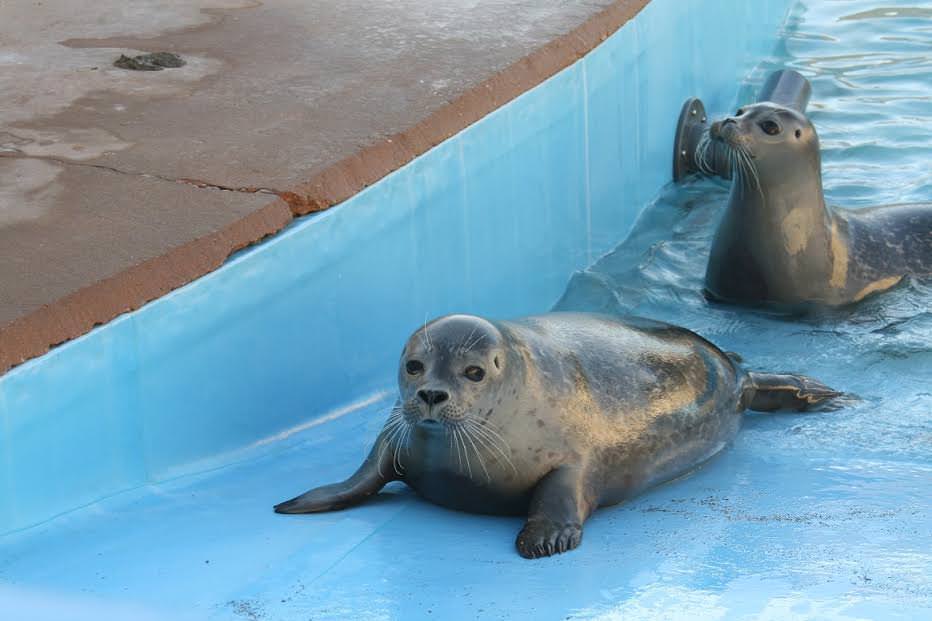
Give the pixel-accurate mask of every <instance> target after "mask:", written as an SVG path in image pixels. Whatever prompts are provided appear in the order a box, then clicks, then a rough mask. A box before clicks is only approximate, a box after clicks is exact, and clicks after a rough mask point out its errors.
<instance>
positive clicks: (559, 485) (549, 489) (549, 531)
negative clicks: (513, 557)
mask: <svg viewBox="0 0 932 621" xmlns="http://www.w3.org/2000/svg"><path fill="white" fill-rule="evenodd" d="M587 478H588V477H587V476H586V472H585V469H584V468H583V467H581V466H561V467H560V468H557V469H556V470H553V471H552V472H550V474H548V475H547V476H545V477H544V478H543V479H541V480H540V482H539V483H538V484H537V487H536V488H534V494H533V496H532V497H531V504H530V508H529V510H528V518H527V522H526V523H525V524H524V528H522V529H521V532H520V533H518V538H517V540H515V546H516V547H517V548H518V553H519V554H520V555H521V556H523V557H524V558H541V557H544V556H552V555H554V554H560V553H562V552H567V551H569V550H572V549H573V548H575V547H576V546H578V545H579V544H580V542H581V541H582V525H583V522H585V521H586V518H588V517H589V514H591V513H592V511H593V510H594V509H595V506H596V501H595V497H596V494H593V493H592V490H591V489H590V488H589V484H588V482H587Z"/></svg>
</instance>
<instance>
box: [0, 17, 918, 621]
mask: <svg viewBox="0 0 932 621" xmlns="http://www.w3.org/2000/svg"><path fill="white" fill-rule="evenodd" d="M810 4H811V5H812V6H810ZM911 4H912V3H910V2H903V1H900V2H898V1H896V0H888V1H887V2H885V3H884V9H883V10H880V9H877V7H876V6H875V4H874V3H873V2H869V1H867V0H848V1H845V2H823V3H816V2H812V3H808V4H807V3H802V4H800V5H799V7H798V8H797V10H796V11H795V12H794V15H793V24H792V25H791V28H790V30H789V32H788V33H787V35H786V37H785V38H784V41H783V44H782V48H781V50H780V52H779V54H778V56H777V57H776V58H775V59H774V60H773V66H774V67H782V66H789V67H793V68H796V69H798V70H800V71H801V72H803V73H804V74H805V75H807V77H809V78H810V79H811V80H812V83H813V101H812V104H811V106H810V113H811V116H812V118H813V120H814V122H815V123H816V127H817V129H818V130H819V132H820V136H821V138H822V146H823V157H824V171H825V186H826V194H827V197H828V199H829V200H830V201H831V202H834V203H841V204H845V205H850V206H862V205H870V204H878V203H886V202H907V201H921V200H929V198H930V196H932V176H930V172H929V169H928V161H929V146H928V145H929V144H932V97H930V95H929V86H928V85H929V84H930V83H932V58H930V57H929V54H928V49H929V44H930V42H932V34H930V31H929V29H928V25H927V20H926V21H924V18H923V17H922V15H921V11H922V9H914V10H911V11H901V13H897V11H899V10H901V9H906V8H910V6H911ZM896 7H899V9H898V8H896ZM891 13H892V15H891ZM891 32H895V33H896V35H895V36H892V35H891V34H890V33H891ZM697 94H699V95H701V93H697ZM671 122H673V119H671ZM726 193H727V187H726V186H725V184H724V183H722V182H719V181H714V180H695V179H693V180H691V181H689V182H688V183H687V184H685V185H684V186H681V187H672V186H671V187H668V188H666V189H665V190H664V191H663V192H662V193H661V194H660V195H659V196H658V198H657V200H656V201H655V202H654V203H653V204H651V205H650V206H648V207H647V209H646V211H645V212H644V214H643V215H642V217H641V218H640V220H639V221H638V223H637V225H636V227H635V230H634V232H633V234H632V236H631V237H630V238H629V239H628V240H626V241H625V242H624V243H623V244H622V245H621V246H619V248H618V249H616V251H614V252H613V253H610V254H609V255H607V256H605V257H603V258H602V259H600V260H599V261H597V262H596V263H595V264H594V265H593V266H592V267H591V268H590V269H588V270H586V271H585V272H583V273H581V274H578V275H577V276H576V277H574V279H573V280H572V281H571V282H570V283H569V285H568V288H567V292H566V295H565V296H564V297H563V299H562V300H561V301H560V302H559V304H558V307H560V308H581V309H586V310H603V311H608V312H619V313H629V312H630V313H637V314H643V315H649V316H653V317H657V318H660V319H666V320H670V321H674V322H676V323H679V324H682V325H685V326H687V327H690V328H692V329H694V330H696V331H698V332H700V333H701V334H703V335H704V336H706V337H708V338H710V339H711V340H713V341H715V342H716V343H718V344H719V345H720V346H722V347H723V348H725V349H729V350H734V351H737V352H739V353H741V354H742V355H743V356H744V357H745V359H746V361H747V364H748V366H750V367H752V368H755V369H764V370H771V371H781V370H790V371H797V372H804V373H807V374H810V375H813V376H815V377H818V378H820V379H822V380H824V381H825V382H826V383H828V384H830V385H832V386H834V387H837V388H840V389H843V390H846V391H850V392H851V393H854V394H856V395H857V397H858V400H856V401H854V402H852V403H850V404H848V405H847V406H846V407H845V408H842V409H840V410H838V411H835V412H828V413H813V414H781V415H762V414H749V415H748V416H747V418H746V421H745V426H744V428H743V430H742V432H741V433H740V434H739V436H738V437H737V439H736V440H735V442H734V443H733V444H732V445H731V446H729V447H727V448H726V450H725V451H723V453H722V454H721V455H719V456H718V457H717V458H715V459H714V460H712V461H711V462H710V463H708V464H707V465H706V466H704V467H703V468H701V469H700V470H698V471H697V472H695V473H693V474H692V475H690V476H688V477H685V478H682V479H680V480H677V481H674V482H672V483H670V484H667V485H665V486H662V487H660V488H657V489H655V490H652V491H651V492H649V493H647V494H645V495H644V496H642V497H640V498H638V499H636V500H634V501H633V502H630V503H628V504H625V505H621V506H618V507H613V508H607V509H603V510H600V511H598V512H597V513H596V514H595V515H594V517H593V518H592V519H591V520H590V521H589V523H588V524H587V526H586V530H585V536H584V540H583V544H582V546H581V547H580V548H579V549H578V550H576V551H574V552H572V553H569V554H565V555H562V556H558V557H554V558H551V559H545V560H540V561H526V560H524V559H522V558H520V557H519V556H518V555H517V554H516V553H515V551H514V547H513V541H514V537H515V535H516V533H517V531H518V529H519V527H520V523H521V522H520V520H518V519H513V518H496V517H488V516H477V515H468V514H461V513H455V512H451V511H447V510H444V509H441V508H438V507H435V506H432V505H430V504H428V503H426V502H424V501H422V500H420V499H418V498H417V497H416V496H414V495H413V494H412V493H411V492H409V491H408V490H407V489H405V488H404V487H403V486H400V485H398V486H395V487H393V488H391V489H390V490H389V493H386V494H384V495H382V496H380V497H378V499H377V500H375V501H373V502H370V503H369V504H366V505H364V506H361V507H358V508H355V509H351V510H347V511H344V512H339V513H332V514H323V515H312V516H281V515H276V514H274V513H273V512H272V510H271V507H272V505H273V504H274V503H276V502H278V501H281V500H283V499H285V498H289V497H291V496H293V495H294V494H296V493H298V492H301V491H303V490H305V489H307V488H308V487H311V486H313V485H317V484H321V483H325V482H331V481H334V480H337V479H340V478H342V477H344V476H346V475H347V474H349V473H350V472H351V471H352V470H353V469H354V468H355V466H356V465H357V464H358V463H359V462H360V461H361V459H362V458H363V456H364V455H365V452H366V449H367V446H368V444H369V442H371V440H372V439H373V437H374V436H375V434H376V433H377V431H378V428H379V424H380V422H381V420H382V419H383V418H384V415H385V413H386V412H387V409H388V407H389V406H390V405H391V399H392V397H391V394H390V392H389V393H386V394H385V395H383V396H381V397H380V398H378V399H373V400H371V402H370V403H369V404H368V405H365V406H362V407H359V408H356V409H347V410H345V411H342V412H337V413H334V414H332V415H331V416H329V418H327V420H326V421H323V422H321V424H319V425H315V426H312V427H309V428H306V429H303V430H299V431H296V433H294V434H293V435H290V436H288V437H284V438H278V439H275V440H274V441H270V442H267V443H262V444H260V445H258V446H255V447H253V448H250V449H246V450H244V452H243V453H242V454H240V455H238V456H237V458H236V460H235V463H233V465H227V466H225V467H223V468H217V469H214V470H208V471H206V472H204V473H202V474H196V475H190V476H186V477H181V478H177V479H174V480H172V481H169V482H166V483H163V484H160V485H153V486H149V487H146V488H142V489H139V490H135V491H132V492H128V493H124V494H120V495H118V496H115V497H112V498H109V499H106V500H104V501H101V502H98V503H95V504H93V505H91V506H88V507H84V508H82V509H79V510H77V511H74V512H71V513H69V514H66V515H63V516H60V517H58V518H56V519H54V520H52V521H50V522H47V523H45V524H42V525H39V526H37V527H34V528H32V529H29V530H27V531H22V532H19V533H13V534H11V535H7V536H5V537H3V538H0V619H2V620H3V621H6V620H7V619H10V620H15V621H20V620H27V619H69V620H84V619H88V620H90V619H95V620H96V619H134V620H143V621H145V620H149V619H151V620H168V619H170V620H173V621H174V620H180V621H184V620H186V619H205V618H206V619H247V620H260V619H268V620H275V621H279V620H280V621H291V620H308V619H314V620H321V619H348V618H352V619H359V620H367V619H431V618H436V619H472V618H482V619H535V620H544V619H566V618H570V619H632V620H636V619H652V620H653V619H690V620H696V619H789V618H792V619H819V620H823V619H839V620H840V619H844V620H852V619H929V618H932V422H930V420H932V417H930V413H932V311H930V309H932V287H930V285H929V283H919V282H909V283H906V284H905V285H904V286H901V287H900V288H899V289H898V290H896V291H894V292H891V293H889V294H886V295H884V296H881V297H878V298H876V299H873V300H868V301H867V302H866V303H864V304H862V305H860V306H859V307H858V308H856V309H853V310H851V311H848V312H844V313H835V314H832V315H827V316H823V317H811V318H807V319H797V320H788V319H786V318H780V317H774V316H768V315H766V314H760V313H753V312H748V311H743V310H736V309H733V308H728V307H723V306H714V305H709V304H708V303H706V302H705V301H704V300H703V299H702V297H701V295H700V293H699V289H700V287H701V282H702V271H703V269H704V261H705V255H706V253H707V250H708V244H709V240H710V237H711V234H712V231H713V230H714V225H715V222H716V218H717V215H718V213H719V211H720V208H721V205H722V203H723V202H724V199H725V196H726ZM542 310H543V309H542ZM404 336H405V335H398V338H399V344H400V343H401V341H402V340H403V338H404ZM390 389H391V387H386V390H389V391H390Z"/></svg>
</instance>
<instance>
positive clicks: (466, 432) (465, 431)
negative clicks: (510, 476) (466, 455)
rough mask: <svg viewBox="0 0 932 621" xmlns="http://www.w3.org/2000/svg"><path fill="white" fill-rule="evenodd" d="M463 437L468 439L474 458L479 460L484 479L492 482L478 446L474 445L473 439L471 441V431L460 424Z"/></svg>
mask: <svg viewBox="0 0 932 621" xmlns="http://www.w3.org/2000/svg"><path fill="white" fill-rule="evenodd" d="M461 429H462V430H463V437H464V438H466V439H467V440H468V441H469V444H470V445H472V449H473V452H474V453H475V454H476V459H478V460H479V465H480V466H481V467H482V471H483V472H484V473H485V480H486V481H488V482H490V483H491V482H492V477H491V476H490V475H489V471H488V469H486V467H485V461H484V460H483V459H482V452H481V451H480V450H479V447H478V446H476V443H475V441H473V432H472V431H471V430H470V429H469V427H467V426H465V425H464V426H462V427H461Z"/></svg>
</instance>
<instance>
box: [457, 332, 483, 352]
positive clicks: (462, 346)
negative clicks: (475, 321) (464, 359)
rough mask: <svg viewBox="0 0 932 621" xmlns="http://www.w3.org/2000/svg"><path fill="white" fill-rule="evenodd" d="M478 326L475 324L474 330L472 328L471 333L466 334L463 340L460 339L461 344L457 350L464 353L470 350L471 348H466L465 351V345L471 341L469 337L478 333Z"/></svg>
mask: <svg viewBox="0 0 932 621" xmlns="http://www.w3.org/2000/svg"><path fill="white" fill-rule="evenodd" d="M477 328H478V326H473V327H472V330H470V332H469V334H467V335H466V338H464V339H463V340H462V341H460V343H459V345H457V346H456V350H457V351H458V352H459V353H460V354H464V353H466V351H469V350H465V351H464V347H465V346H466V343H468V342H469V339H471V338H472V337H473V335H474V334H475V333H476V329H477Z"/></svg>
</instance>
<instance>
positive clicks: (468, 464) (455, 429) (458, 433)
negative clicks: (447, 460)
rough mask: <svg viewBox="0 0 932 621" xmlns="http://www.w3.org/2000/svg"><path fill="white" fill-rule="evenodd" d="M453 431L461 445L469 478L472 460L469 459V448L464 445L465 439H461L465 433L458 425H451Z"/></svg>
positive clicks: (470, 476)
mask: <svg viewBox="0 0 932 621" xmlns="http://www.w3.org/2000/svg"><path fill="white" fill-rule="evenodd" d="M453 432H454V433H455V434H456V438H457V440H459V442H460V444H462V445H463V456H464V457H465V458H466V470H467V471H468V472H469V478H470V479H471V478H472V462H471V461H470V460H469V449H468V448H467V446H466V440H464V439H463V436H465V435H466V433H465V431H464V430H463V429H462V428H460V427H458V426H457V427H453Z"/></svg>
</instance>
